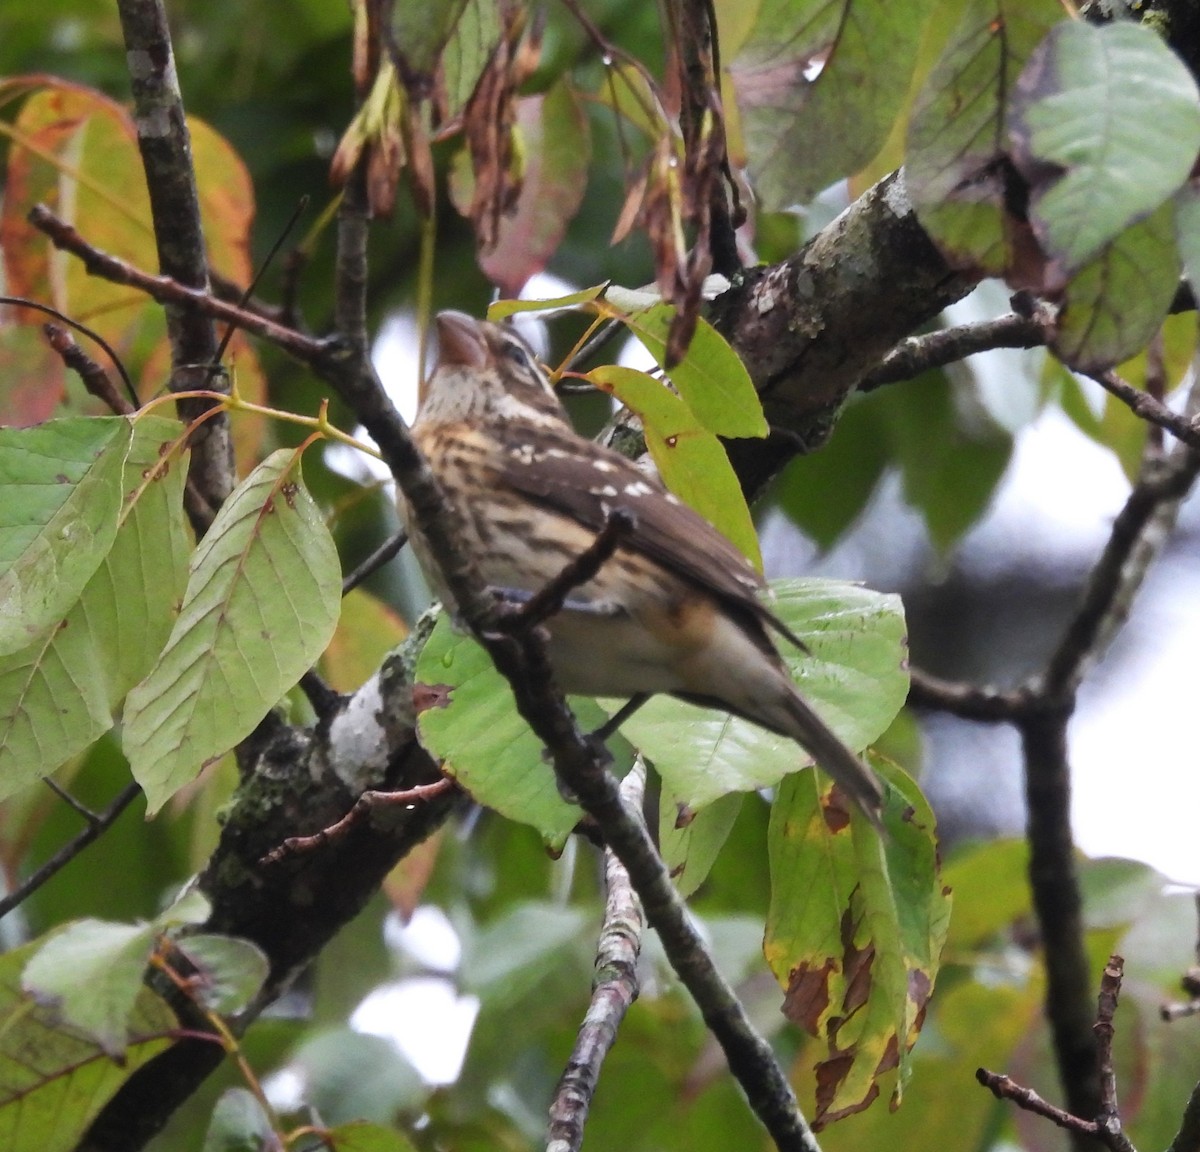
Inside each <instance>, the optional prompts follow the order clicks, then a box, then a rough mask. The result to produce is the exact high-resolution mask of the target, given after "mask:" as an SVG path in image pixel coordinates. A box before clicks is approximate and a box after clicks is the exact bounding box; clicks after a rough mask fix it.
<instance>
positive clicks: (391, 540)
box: [342, 531, 408, 596]
mask: <svg viewBox="0 0 1200 1152" xmlns="http://www.w3.org/2000/svg"><path fill="white" fill-rule="evenodd" d="M407 543H408V533H407V532H404V531H400V532H397V533H396V534H395V535H394V536H389V537H388V538H387V539H386V540H385V541H384V542H383V543H382V544H380V545H379V547H378V548H376V549H375V551H374V552H372V553H371V555H370V556H368V557H367V558H366V559H365V560H364V561H363V562H362V563H361V564H359V565H358V566H357V567H356V568H355V569H354V570H353V571H352V572H350V573H349V575H347V576H344V577H343V578H342V595H343V596H349V595H350V593H351V592H353V591H354V589H355V588H357V587H358V586H359V585H360V584H361V583H362V582H363V581H364V580H365V579H366V578H367V577H368V576H370V575H372V574H373V573H375V572H378V571H379V569H380V568H382V567H383V566H384V565H385V564H388V563H390V562H391V561H392V560H393V559H395V557H396V556H397V555H399V553H400V549H401V548H403V547H404V545H405V544H407Z"/></svg>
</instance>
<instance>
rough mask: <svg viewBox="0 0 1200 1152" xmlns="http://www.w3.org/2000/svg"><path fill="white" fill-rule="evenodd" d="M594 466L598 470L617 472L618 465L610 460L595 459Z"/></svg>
mask: <svg viewBox="0 0 1200 1152" xmlns="http://www.w3.org/2000/svg"><path fill="white" fill-rule="evenodd" d="M592 467H593V468H595V469H596V471H597V472H615V471H616V470H617V466H616V465H615V464H613V463H612V462H611V461H609V460H593V461H592Z"/></svg>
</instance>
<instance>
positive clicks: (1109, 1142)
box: [975, 954, 1136, 1152]
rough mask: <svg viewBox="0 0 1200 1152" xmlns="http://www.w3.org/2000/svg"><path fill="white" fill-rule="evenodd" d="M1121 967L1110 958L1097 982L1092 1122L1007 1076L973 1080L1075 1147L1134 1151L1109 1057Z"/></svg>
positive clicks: (982, 1075) (982, 1074)
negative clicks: (1065, 1135)
mask: <svg viewBox="0 0 1200 1152" xmlns="http://www.w3.org/2000/svg"><path fill="white" fill-rule="evenodd" d="M1123 967H1124V961H1123V960H1122V959H1121V957H1120V956H1117V955H1115V954H1114V955H1112V956H1110V957H1109V960H1108V964H1107V966H1106V967H1105V969H1104V976H1103V978H1102V979H1101V982H1100V995H1099V1002H1098V1005H1097V1009H1096V1022H1095V1025H1094V1027H1095V1030H1096V1037H1097V1040H1098V1044H1097V1059H1098V1072H1099V1079H1100V1085H1101V1087H1100V1095H1099V1105H1098V1108H1097V1111H1096V1113H1095V1115H1096V1119H1095V1120H1084V1119H1082V1114H1081V1113H1079V1112H1078V1111H1077V1110H1076V1109H1074V1108H1072V1110H1071V1111H1066V1110H1064V1109H1062V1108H1058V1107H1056V1106H1055V1105H1053V1104H1051V1103H1049V1102H1048V1101H1046V1100H1044V1099H1043V1098H1042V1097H1041V1096H1039V1095H1038V1094H1037V1093H1036V1092H1035V1091H1033V1089H1032V1088H1025V1087H1023V1086H1022V1085H1020V1084H1018V1083H1017V1082H1016V1081H1015V1080H1012V1079H1011V1078H1010V1077H1008V1076H1001V1075H999V1074H997V1073H995V1072H989V1071H988V1070H987V1069H986V1068H979V1069H977V1070H976V1072H975V1079H976V1080H978V1081H979V1083H980V1084H982V1085H983V1086H984V1087H985V1088H989V1089H990V1090H991V1091H992V1093H993V1094H994V1095H995V1096H996V1097H997V1099H1000V1100H1011V1101H1013V1103H1014V1104H1016V1105H1017V1106H1018V1107H1019V1108H1022V1109H1024V1110H1025V1111H1026V1112H1032V1113H1034V1115H1037V1116H1042V1117H1045V1118H1046V1119H1047V1120H1051V1121H1053V1122H1054V1123H1055V1124H1057V1125H1058V1126H1059V1127H1060V1128H1064V1129H1066V1130H1067V1131H1068V1132H1070V1133H1071V1139H1072V1142H1073V1143H1075V1144H1077V1145H1080V1146H1084V1147H1087V1146H1090V1145H1091V1144H1092V1142H1093V1141H1099V1142H1100V1143H1101V1144H1104V1145H1105V1146H1106V1147H1108V1148H1109V1149H1111V1150H1112V1152H1136V1149H1135V1148H1134V1146H1133V1144H1132V1143H1130V1141H1129V1137H1128V1136H1126V1135H1125V1132H1124V1130H1123V1129H1122V1126H1121V1117H1120V1114H1119V1113H1118V1111H1117V1083H1116V1074H1115V1072H1114V1071H1113V1057H1112V1040H1113V1031H1114V1029H1113V1016H1114V1015H1115V1013H1116V1010H1117V1000H1118V997H1119V995H1120V991H1121V973H1122V970H1123Z"/></svg>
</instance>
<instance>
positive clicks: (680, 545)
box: [498, 425, 804, 649]
mask: <svg viewBox="0 0 1200 1152" xmlns="http://www.w3.org/2000/svg"><path fill="white" fill-rule="evenodd" d="M508 442H509V449H508V453H507V457H506V458H505V460H504V463H503V465H502V466H501V468H500V472H499V476H498V480H499V482H500V483H502V484H504V485H506V486H507V487H509V488H511V489H512V490H513V491H515V492H518V493H519V494H520V495H522V496H524V497H525V498H527V499H529V500H532V501H533V502H534V503H536V504H539V505H541V506H542V507H544V508H547V509H549V510H552V511H554V512H557V513H559V514H561V515H566V516H569V517H571V519H573V520H575V521H576V522H577V523H579V524H583V525H584V526H585V527H587V528H590V529H591V530H592V531H594V532H599V531H600V530H601V529H602V528H603V527H604V523H605V520H606V519H607V517H608V516H609V514H610V513H612V512H613V511H615V510H617V509H625V510H627V511H629V512H630V513H632V515H633V519H634V526H633V528H632V531H631V532H630V534H629V536H628V537H627V538H625V539H624V540H623V541H622V547H625V548H628V549H630V550H631V551H634V552H640V553H641V554H643V555H645V556H648V557H650V558H651V559H653V560H655V561H657V562H658V563H659V564H661V565H662V566H663V567H664V568H667V569H669V570H671V571H673V572H676V573H677V574H678V575H680V576H682V577H683V578H684V579H685V580H688V581H689V582H691V583H692V584H695V585H697V586H698V587H700V588H704V589H706V590H707V591H709V592H711V593H713V594H714V595H715V596H717V597H718V598H719V599H720V600H722V601H723V602H725V603H726V604H727V605H729V606H730V607H733V608H735V609H740V610H741V611H742V612H745V613H747V614H749V615H750V616H752V617H753V618H754V619H755V620H757V621H758V622H759V623H760V624H763V625H766V626H767V627H769V628H771V629H773V630H774V631H777V632H779V633H780V634H781V635H784V636H786V637H787V638H788V639H789V640H791V641H792V642H793V643H795V644H796V645H798V646H799V647H800V648H802V649H803V648H804V643H803V641H801V640H800V639H799V637H797V636H795V635H794V634H793V633H792V632H791V630H790V629H788V627H787V626H786V625H785V624H784V623H783V622H782V621H780V620H778V619H777V618H776V617H775V616H774V614H773V613H772V612H770V611H769V610H768V609H767V608H766V606H765V605H764V604H763V603H762V602H761V600H760V599H759V596H760V595H761V593H762V592H764V591H765V589H766V582H765V581H764V580H763V578H762V576H761V575H759V573H758V571H757V569H755V567H754V566H753V565H752V564H751V563H750V561H749V560H747V559H746V557H745V556H743V555H742V553H741V552H739V551H738V549H737V548H735V547H734V546H733V545H732V544H731V543H730V542H729V541H728V540H727V539H726V538H725V537H724V536H722V535H721V533H720V532H718V531H717V530H716V529H715V528H714V527H713V526H712V525H711V524H709V522H708V521H707V520H705V519H704V518H703V517H702V516H700V515H699V513H697V512H695V511H693V510H692V509H691V508H689V507H688V506H687V505H686V504H684V503H682V502H681V501H680V500H679V499H678V497H676V496H674V495H672V494H671V493H669V492H667V491H666V489H665V488H663V486H662V484H661V482H660V481H659V480H658V479H657V478H656V477H651V476H646V475H644V474H643V473H642V472H640V471H639V470H638V469H637V468H636V467H635V466H634V465H633V463H632V462H630V461H629V460H627V459H626V458H625V457H624V456H621V455H619V454H618V453H616V452H613V451H611V450H610V449H607V448H604V447H603V446H602V445H598V444H594V443H593V442H592V441H590V440H584V439H583V438H582V437H579V436H577V435H576V434H575V433H574V432H572V431H570V430H569V429H568V428H565V427H564V428H562V429H561V430H560V429H557V428H553V427H547V426H540V425H539V426H529V427H527V428H522V429H520V431H519V432H518V430H517V429H516V428H514V427H510V428H509V429H508Z"/></svg>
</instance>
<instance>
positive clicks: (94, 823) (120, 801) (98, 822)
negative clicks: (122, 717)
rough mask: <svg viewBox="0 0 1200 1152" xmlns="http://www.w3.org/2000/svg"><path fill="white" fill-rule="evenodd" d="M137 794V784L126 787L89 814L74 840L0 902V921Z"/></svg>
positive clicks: (105, 825) (138, 788)
mask: <svg viewBox="0 0 1200 1152" xmlns="http://www.w3.org/2000/svg"><path fill="white" fill-rule="evenodd" d="M141 791H142V790H141V788H140V787H139V786H138V785H137V784H128V785H126V786H125V788H123V789H122V790H121V791H120V792H119V793H118V794H117V796H116V799H114V800H113V801H112V803H111V804H109V806H108V807H107V808H105V809H104V811H103V812H99V813H94V814H93V813H89V816H90V817H91V818H90V819H89V820H88V824H87V827H86V828H84V830H83V831H82V832H80V833H79V835H78V836H76V837H75V839H73V840H71V841H70V842H69V843H67V844H64V845H63V846H62V847H61V848H60V849H59V850H58V851H57V852H55V853H54V855H53V856H51V857H50V859H49V860H47V861H46V863H45V864H43V865H42V866H41V867H40V868H39V869H38V870H37V871H36V872H34V873H33V875H32V876H30V877H29V878H28V879H27V880H26V881H25V882H24V883H23V884H21V885H20V886H19V887H18V888H15V889H14V890H13V891H12V892H10V893H9V894H8V895H7V896H5V897H4V898H3V899H2V900H0V917H3V916H6V915H7V914H8V913H9V912H11V911H12V910H13V909H14V908H16V907H17V905H18V904H20V903H21V902H22V901H24V900H26V899H28V898H29V896H31V895H32V894H33V893H34V892H36V891H37V890H38V889H39V888H40V887H41V886H42V885H43V884H45V883H46V881H47V880H49V879H50V878H51V877H52V876H54V875H55V874H56V873H58V872H60V871H61V870H62V869H63V868H64V867H65V866H66V865H68V864H69V863H70V862H71V861H72V860H74V859H75V857H76V856H78V855H79V853H80V852H82V851H83V850H84V849H85V848H86V847H87V846H88V845H89V844H90V843H91V842H92V841H93V840H96V839H98V838H99V837H100V836H101V834H103V833H104V832H106V831H107V830H108V828H109V827H110V826H111V825H112V824H113V822H114V821H115V820H116V819H117V817H118V816H120V815H121V813H122V812H124V811H125V809H126V808H128V807H129V805H130V804H132V803H133V801H134V800H136V799H137V797H138V796H139V795H141Z"/></svg>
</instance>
